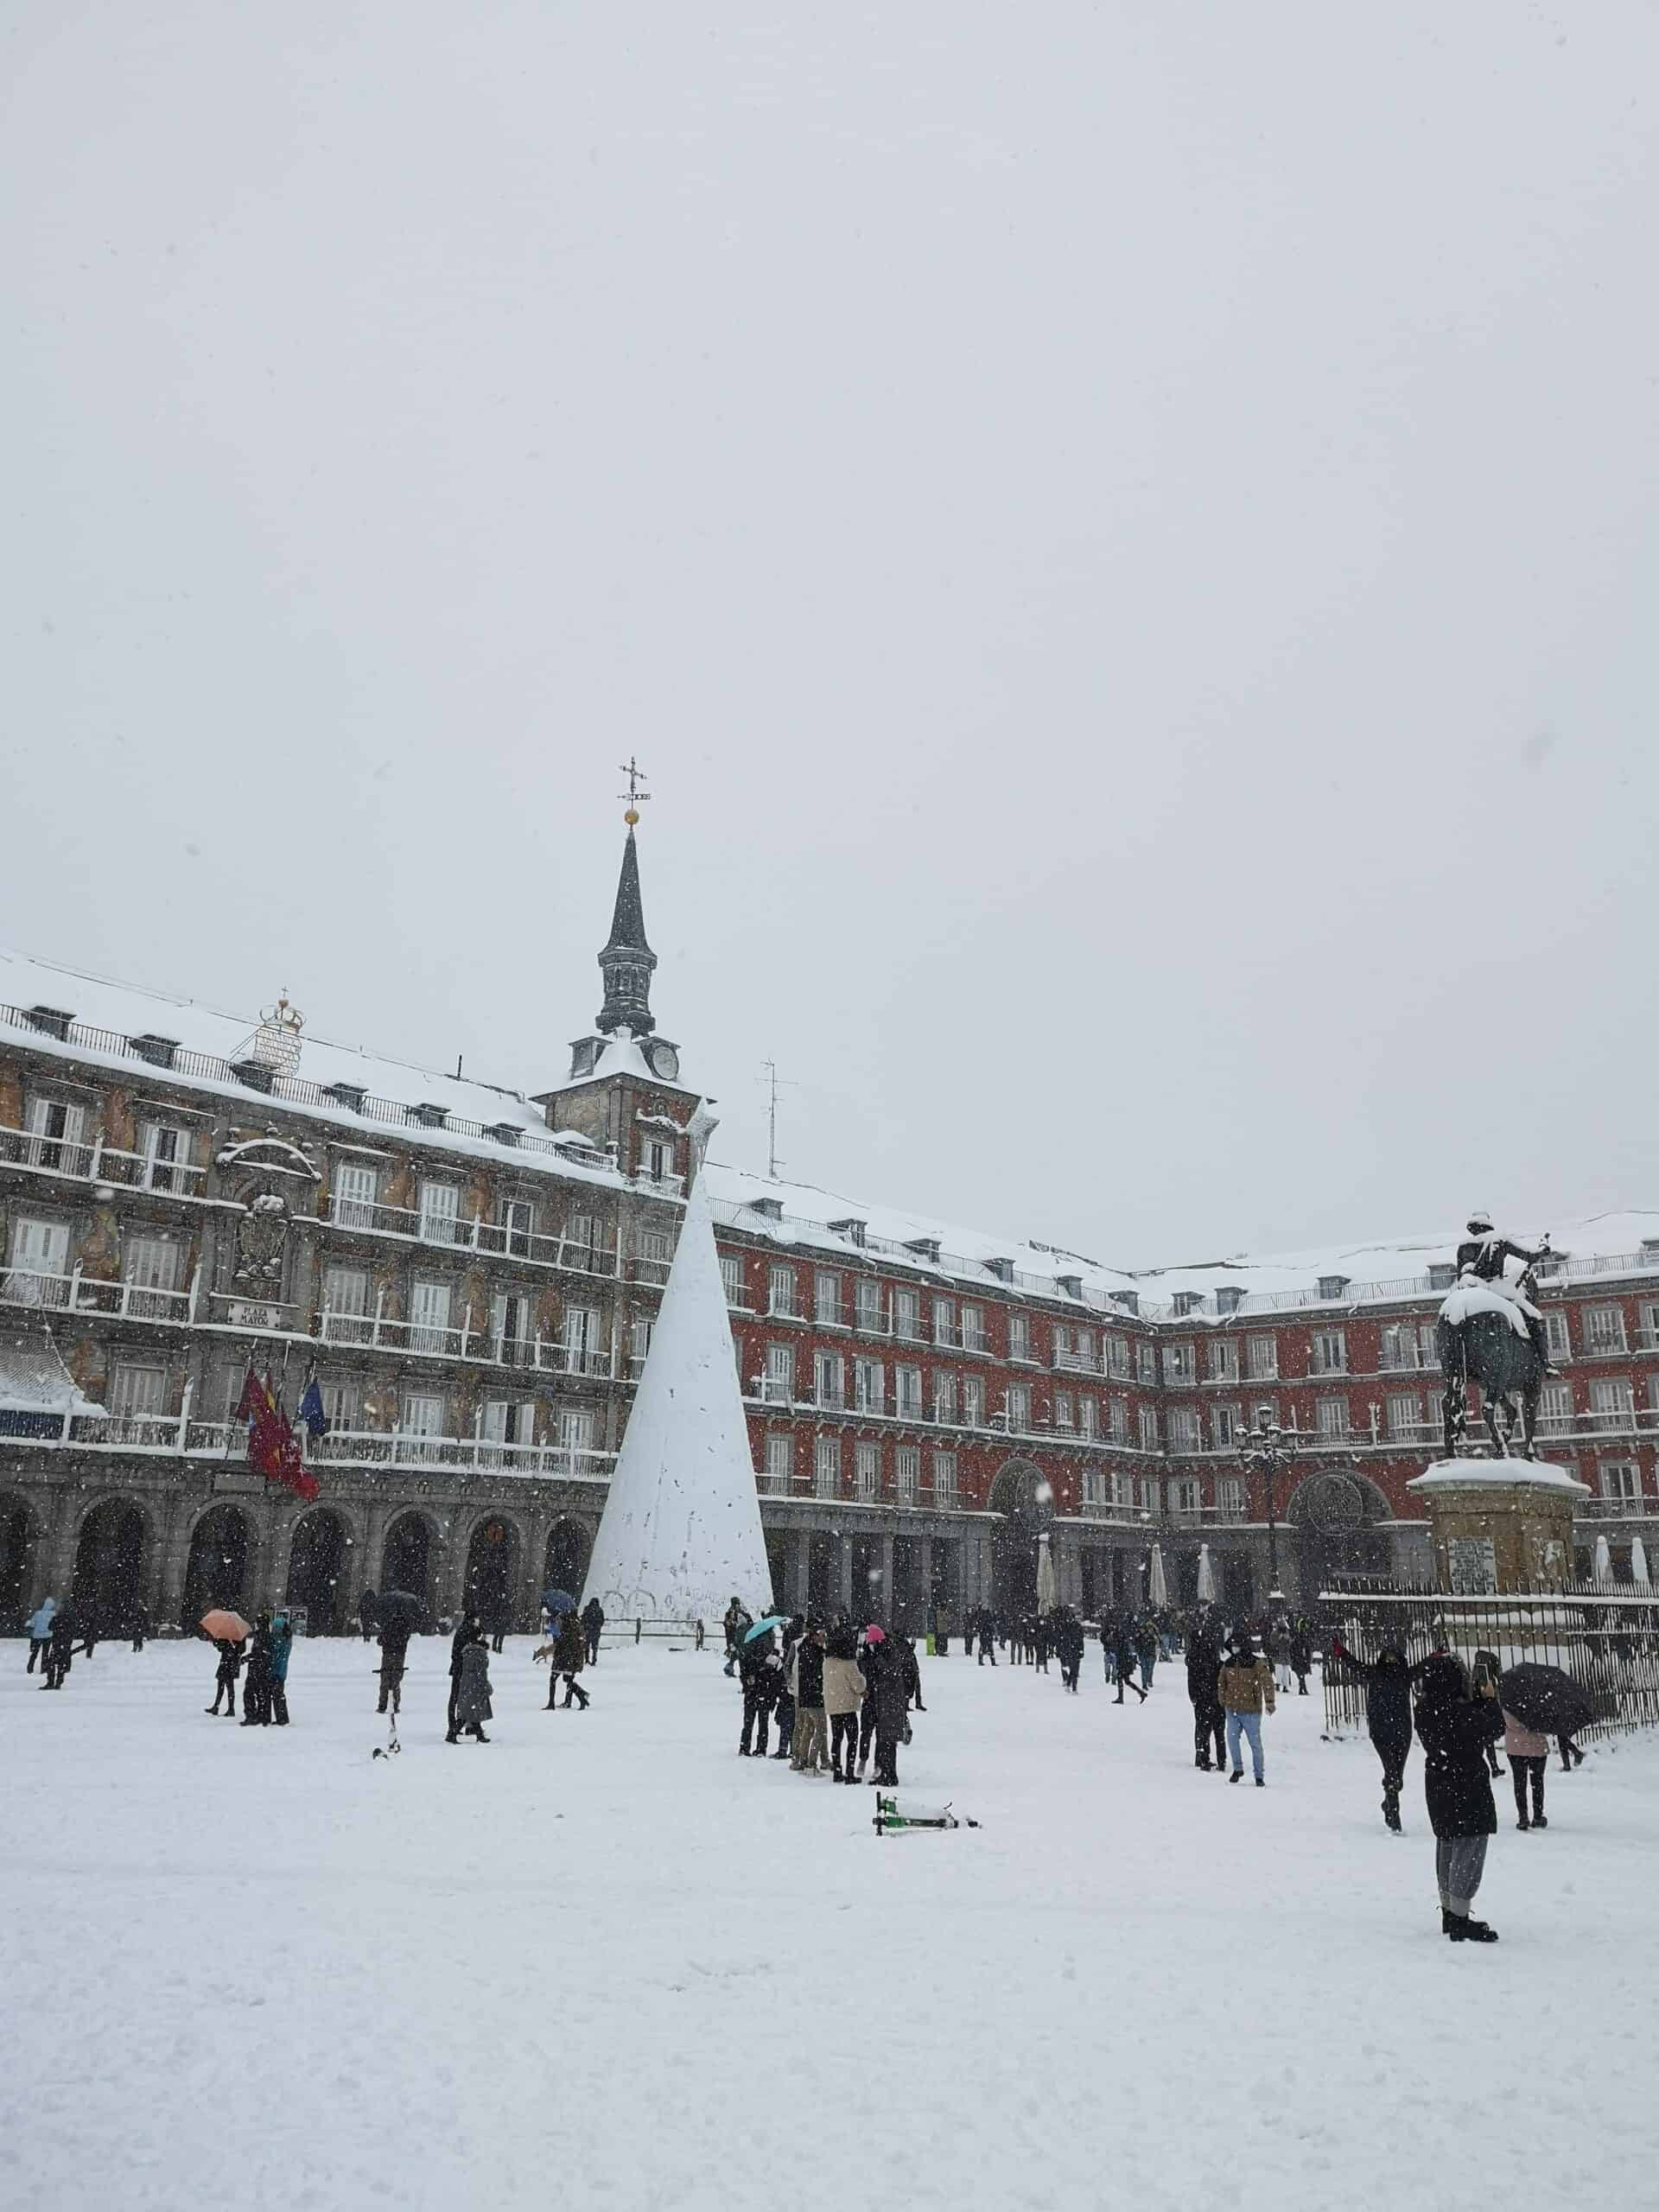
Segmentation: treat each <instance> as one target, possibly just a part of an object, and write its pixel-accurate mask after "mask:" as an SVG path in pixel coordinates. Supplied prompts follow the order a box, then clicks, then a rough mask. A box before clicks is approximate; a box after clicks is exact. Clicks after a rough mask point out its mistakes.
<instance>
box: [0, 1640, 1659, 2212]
mask: <svg viewBox="0 0 1659 2212" xmlns="http://www.w3.org/2000/svg"><path fill="white" fill-rule="evenodd" d="M24 1649H25V1647H24V1646H23V1645H22V1644H21V1643H7V1644H5V1645H4V1646H3V1647H0V1651H3V1656H4V1659H5V1661H6V1665H5V1669H4V1672H3V1675H0V1743H3V1746H4V1761H5V1789H4V1791H3V1796H0V1851H3V1857H0V1865H3V1867H4V1869H5V1894H6V1899H7V1910H6V1912H5V1914H4V1917H3V1923H0V1924H3V1938H0V1942H3V1954H0V1956H3V1987H4V1991H5V1999H4V2005H5V2030H6V2035H5V2042H6V2048H7V2060H6V2063H5V2065H4V2067H3V2069H0V2203H3V2204H5V2205H8V2206H11V2205H18V2206H21V2205H23V2204H40V2203H48V2202H50V2203H54V2204H61V2205H64V2206H77V2205H93V2204H97V2205H105V2204H108V2205H116V2204H118V2205H120V2206H122V2207H123V2208H124V2212H148V2208H151V2207H156V2208H160V2207H168V2208H169V2209H170V2208H174V2207H176V2206H178V2205H181V2204H184V2203H187V2202H214V2203H217V2204H221V2205H226V2206H233V2207H237V2208H244V2207H245V2208H250V2212H251V2208H256V2207H259V2208H263V2207H272V2208H275V2207H279V2206H280V2207H283V2208H296V2207H322V2208H334V2207H355V2206H363V2205H372V2204H377V2203H382V2202H385V2203H391V2204H396V2205H398V2206H402V2207H409V2208H426V2207H433V2208H436V2207H446V2208H455V2207H461V2206H474V2205H477V2206H486V2205H493V2204H532V2203H536V2204H539V2203H547V2202H569V2201H571V2200H572V2199H579V2200H582V2201H587V2200H594V2201H597V2202H602V2203H604V2204H605V2205H607V2207H615V2208H629V2209H630V2212H631V2208H634V2207H639V2208H646V2207H650V2208H652V2212H678V2209H679V2208H688V2209H689V2208H697V2212H702V2208H705V2207H707V2208H711V2209H712V2208H716V2207H718V2208H720V2212H738V2208H747V2207H750V2206H753V2207H757V2208H758V2207H761V2206H766V2207H768V2208H770V2207H776V2206H779V2205H790V2204H801V2205H805V2206H820V2205H830V2204H836V2203H841V2202H871V2201H874V2200H876V2199H880V2201H881V2202H884V2203H887V2204H893V2205H902V2206H907V2207H916V2208H923V2207H933V2206H939V2207H944V2206H957V2205H962V2204H967V2203H976V2204H986V2205H995V2206H998V2207H1009V2208H1012V2207H1020V2206H1032V2207H1053V2206H1057V2205H1058V2206H1079V2207H1081V2206H1084V2205H1093V2204H1100V2203H1103V2204H1112V2205H1117V2204H1122V2205H1125V2206H1131V2205H1132V2206H1136V2207H1146V2206H1148V2205H1153V2204H1190V2205H1208V2204H1215V2203H1221V2204H1226V2205H1230V2206H1234V2207H1238V2206H1244V2207H1255V2206H1257V2205H1261V2206H1264V2207H1265V2206H1271V2207H1273V2208H1274V2212H1296V2208H1301V2207H1308V2208H1313V2207H1315V2206H1318V2207H1321V2208H1325V2207H1328V2206H1330V2205H1331V2204H1332V2203H1340V2202H1349V2201H1357V2202H1363V2203H1364V2204H1367V2205H1370V2206H1378V2207H1389V2206H1394V2205H1406V2204H1410V2205H1412V2206H1413V2207H1416V2208H1430V2207H1440V2206H1445V2207H1446V2208H1448V2212H1449V2208H1452V2207H1458V2208H1462V2207H1466V2206H1468V2205H1471V2204H1476V2203H1502V2204H1505V2205H1509V2206H1520V2207H1526V2208H1529V2212H1539V2208H1543V2207H1548V2206H1554V2205H1562V2206H1565V2205H1567V2204H1569V2203H1580V2202H1583V2201H1584V2199H1585V2196H1586V2193H1591V2194H1593V2196H1594V2198H1595V2200H1596V2201H1597V2202H1599V2203H1600V2204H1602V2205H1605V2206H1610V2207H1615V2208H1618V2207H1625V2206H1630V2207H1634V2206H1636V2205H1638V2204H1641V2203H1643V2202H1651V2186H1652V2158H1653V2154H1654V2140H1653V2132H1652V2120H1651V2114H1652V2109H1653V2104H1652V2089H1651V2082H1652V2069H1653V2063H1654V2062H1653V2031H1654V2023H1655V2012H1654V2004H1653V1995H1652V1986H1651V1971H1650V1953H1651V1946H1652V1937H1653V1932H1654V1927H1655V1922H1656V1918H1659V1907H1656V1902H1655V1889H1654V1882H1653V1866H1654V1855H1653V1834H1654V1827H1655V1821H1656V1815H1659V1756H1656V1749H1655V1746H1654V1745H1653V1744H1652V1743H1651V1742H1649V1741H1645V1740H1637V1741H1630V1740H1628V1739H1627V1740H1625V1741H1624V1742H1622V1743H1620V1744H1619V1745H1618V1748H1617V1749H1613V1748H1609V1747H1607V1746H1605V1745H1604V1746H1603V1747H1601V1748H1599V1750H1597V1751H1594V1752H1593V1754H1592V1757H1591V1758H1590V1760H1589V1762H1588V1764H1586V1766H1585V1768H1584V1769H1583V1770H1582V1771H1581V1772H1579V1773H1577V1774H1574V1775H1573V1776H1572V1777H1566V1776H1563V1775H1561V1774H1560V1770H1559V1764H1554V1765H1553V1766H1552V1770H1551V1773H1550V1777H1549V1791H1550V1799H1549V1807H1548V1809H1549V1813H1550V1827H1549V1828H1548V1833H1547V1834H1543V1835H1536V1834H1533V1835H1526V1836H1522V1835H1517V1834H1516V1833H1515V1830H1514V1826H1513V1813H1512V1810H1511V1808H1510V1800H1509V1788H1508V1784H1507V1783H1500V1784H1499V1785H1498V1807H1499V1817H1500V1827H1499V1833H1498V1835H1497V1839H1496V1840H1495V1842H1494V1846H1493V1849H1492V1853H1491V1859H1490V1861H1489V1865H1488V1872H1487V1878H1486V1884H1485V1886H1484V1889H1483V1890H1482V1891H1481V1897H1480V1909H1481V1910H1483V1911H1484V1913H1485V1914H1486V1916H1488V1917H1489V1918H1490V1919H1491V1922H1492V1923H1493V1924H1494V1925H1495V1926H1496V1927H1497V1929H1499V1930H1500V1931H1501V1934H1502V1938H1503V1940H1502V1942H1500V1943H1499V1944H1498V1945H1497V1946H1496V1947H1495V1948H1490V1949H1480V1948H1472V1947H1465V1948H1453V1947H1452V1946H1450V1945H1448V1944H1447V1943H1446V1942H1445V1941H1444V1940H1443V1938H1442V1937H1441V1936H1440V1927H1439V1915H1438V1908H1437V1904H1436V1898H1435V1893H1434V1882H1433V1839H1432V1837H1431V1836H1430V1835H1429V1834H1428V1831H1427V1822H1426V1821H1425V1819H1424V1817H1423V1813H1422V1800H1421V1750H1420V1749H1419V1750H1414V1754H1413V1758H1412V1764H1411V1767H1410V1770H1409V1773H1408V1789H1407V1799H1406V1803H1407V1820H1406V1827H1407V1833H1406V1835H1405V1836H1404V1838H1403V1839H1400V1838H1395V1837H1393V1836H1390V1835H1389V1834H1388V1833H1387V1831H1386V1830H1385V1829H1384V1827H1383V1822H1382V1820H1381V1818H1380V1816H1379V1813H1378V1787H1377V1768H1376V1759H1375V1757H1374V1755H1373V1753H1372V1751H1371V1750H1370V1745H1368V1744H1366V1743H1365V1742H1364V1741H1363V1740H1360V1741H1357V1742H1347V1743H1341V1744H1330V1743H1325V1742H1324V1741H1322V1740H1321V1737H1320V1727H1321V1719H1322V1713H1323V1707H1322V1703H1321V1701H1320V1700H1319V1698H1318V1697H1317V1696H1314V1697H1310V1698H1309V1699H1307V1700H1298V1699H1297V1698H1295V1697H1294V1695H1293V1696H1291V1697H1289V1698H1288V1699H1283V1698H1281V1700H1280V1706H1279V1712H1278V1713H1277V1715H1276V1717H1275V1718H1274V1719H1272V1720H1270V1721H1269V1722H1268V1726H1267V1745H1268V1788H1267V1789H1265V1790H1260V1791H1258V1790H1255V1789H1252V1788H1251V1787H1250V1786H1249V1783H1248V1781H1247V1782H1246V1783H1245V1784H1244V1786H1243V1787H1242V1788H1233V1787H1230V1786H1229V1785H1228V1784H1226V1783H1221V1782H1218V1781H1217V1778H1216V1777H1214V1776H1213V1775H1210V1774H1204V1773H1200V1772H1198V1771H1197V1770H1195V1769H1194V1767H1193V1764H1192V1745H1191V1725H1190V1708H1189V1707H1188V1705H1187V1702H1186V1698H1185V1686H1184V1680H1183V1675H1182V1671H1181V1669H1180V1667H1179V1664H1176V1665H1174V1666H1171V1667H1166V1668H1164V1669H1160V1672H1159V1675H1158V1678H1157V1683H1156V1687H1155V1688H1154V1694H1153V1696H1152V1698H1151V1700H1149V1702H1148V1703H1147V1706H1146V1707H1144V1708H1141V1707H1137V1706H1135V1704H1134V1703H1133V1701H1131V1702H1129V1703H1128V1704H1126V1705H1124V1706H1123V1707H1117V1706H1116V1705H1115V1704H1114V1703H1112V1702H1110V1694H1109V1691H1108V1690H1107V1689H1106V1688H1104V1687H1103V1682H1102V1679H1101V1665H1100V1658H1099V1654H1098V1651H1097V1649H1095V1648H1093V1647H1091V1648H1090V1654H1089V1657H1088V1661H1087V1662H1086V1665H1085V1670H1084V1680H1083V1688H1082V1693H1081V1694H1080V1695H1079V1696H1077V1697H1076V1698H1071V1697H1068V1696H1066V1695H1065V1694H1064V1693H1063V1691H1062V1689H1061V1687H1060V1681H1059V1676H1058V1669H1056V1670H1055V1671H1053V1672H1052V1673H1051V1674H1048V1675H1039V1674H1036V1673H1034V1672H1033V1671H1031V1670H1030V1669H1010V1668H1009V1667H1007V1665H1006V1664H1003V1665H1001V1666H999V1667H998V1668H997V1669H995V1672H993V1671H992V1670H991V1669H988V1668H983V1669H982V1668H980V1667H979V1666H977V1665H975V1664H973V1663H970V1662H967V1661H964V1659H963V1657H962V1656H959V1655H953V1656H950V1658H948V1659H944V1660H936V1661H932V1662H927V1661H925V1662H924V1694H925V1697H926V1699H927V1705H928V1710H927V1711H926V1712H925V1713H921V1714H918V1716H916V1720H915V1742H914V1744H913V1745H911V1746H910V1747H908V1748H907V1749H906V1751H904V1752H903V1753H902V1754H901V1759H900V1768H899V1771H900V1774H901V1776H902V1777H903V1790H904V1794H906V1795H909V1796H915V1797H916V1798H918V1799H926V1798H932V1799H936V1800H939V1799H950V1800H951V1801H953V1802H954V1804H955V1805H956V1807H957V1809H958V1810H959V1811H960V1812H963V1813H965V1814H969V1815H973V1816H975V1817H976V1818H977V1819H978V1820H980V1821H982V1823H983V1825H982V1827H979V1828H977V1829H972V1830H970V1829H966V1828H964V1829H963V1830H961V1831H959V1832H957V1833H954V1834H922V1835H913V1836H909V1837H899V1838H886V1839H880V1840H878V1839H877V1837H876V1836H875V1835H874V1833H873V1831H872V1828H871V1825H870V1816H871V1813H872V1810H873V1793H872V1792H871V1791H869V1790H868V1789H866V1790H859V1791H853V1790H849V1789H841V1788H837V1787H836V1786H834V1785H832V1784H831V1783H829V1781H828V1780H827V1779H807V1778H804V1777H797V1776H794V1775H792V1774H791V1773H790V1772H789V1771H788V1770H787V1768H786V1767H785V1766H782V1765H779V1764H776V1763H773V1762H768V1763H767V1764H764V1765H763V1764H760V1763H759V1762H758V1761H744V1760H740V1759H739V1758H737V1757H736V1756H735V1750H736V1743H737V1733H738V1723H739V1707H740V1700H739V1697H738V1694H737V1690H736V1687H735V1685H734V1683H733V1682H731V1681H727V1680H726V1679H724V1677H723V1676H722V1675H721V1659H720V1656H719V1654H718V1652H717V1650H716V1649H715V1648H714V1646H713V1645H712V1643H711V1646H710V1648H709V1649H708V1650H707V1651H705V1652H703V1653H702V1654H697V1653H695V1652H693V1651H691V1650H690V1649H670V1648H666V1647H664V1646H662V1645H656V1646H653V1645H651V1644H646V1645H645V1646H644V1647H641V1648H639V1649H636V1648H634V1647H632V1645H627V1644H623V1645H620V1646H618V1645H615V1644H613V1643H607V1646H606V1648H605V1650H604V1652H603V1654H602V1656H601V1662H600V1664H599V1665H598V1667H597V1668H595V1669H593V1670H591V1671H590V1672H589V1673H588V1675H586V1676H585V1677H584V1681H585V1682H586V1684H587V1686H588V1688H589V1689H590V1691H591V1693H592V1696H593V1706H592V1709H591V1711H589V1712H588V1713H581V1712H570V1713H566V1712H565V1711H563V1709H562V1710H560V1711H559V1712H557V1713H547V1712H546V1711H544V1710H543V1700H544V1698H545V1694H546V1680H547V1677H546V1674H545V1672H544V1670H543V1669H541V1668H539V1667H537V1666H534V1665H533V1664H532V1663H531V1657H530V1652H531V1645H530V1643H528V1642H527V1641H525V1640H523V1639H518V1640H515V1641H513V1642H510V1643H509V1644H508V1647H507V1649H506V1650H505V1653H503V1654H502V1655H501V1656H499V1657H497V1658H496V1659H494V1660H493V1662H492V1667H493V1680H494V1684H495V1715H496V1717H495V1720H494V1722H493V1724H492V1730H491V1733H492V1741H491V1742H490V1743H489V1744H488V1745H474V1744H470V1743H463V1744H461V1745H458V1746H455V1747H453V1748H452V1747H450V1746H448V1745H446V1744H445V1743H444V1741H443V1707H444V1700H445V1694H446V1690H447V1662H448V1645H447V1643H446V1642H445V1641H443V1640H441V1639H439V1638H437V1637H428V1638H423V1639H421V1640H418V1641H417V1642H416V1644H415V1645H414V1646H413V1647H412V1648H411V1653H410V1670H409V1678H408V1681H407V1683H406V1686H405V1699H404V1719H403V1729H402V1733H403V1750H402V1753H401V1756H400V1757H399V1758H397V1759H395V1760H386V1759H375V1758H372V1751H373V1749H374V1747H375V1746H376V1745H380V1744H383V1743H384V1742H385V1721H384V1720H380V1719H378V1718H377V1717H376V1713H375V1710H374V1705H375V1681H374V1675H373V1669H374V1666H375V1663H376V1661H377V1658H378V1654H377V1653H375V1652H374V1651H373V1650H372V1649H368V1648H365V1646H363V1645H361V1644H359V1643H348V1642H345V1641H334V1642H327V1643H315V1644H305V1643H302V1644H299V1645H297V1646H296V1651H295V1656H294V1662H293V1666H292V1669H291V1672H290V1677H289V1699H290V1704H291V1707H292V1710H293V1715H294V1721H293V1725H292V1726H290V1727H289V1728H288V1729H286V1730H281V1729H274V1728H269V1729H258V1730H244V1729H243V1728H241V1727H240V1726H230V1725H228V1724H227V1723H226V1721H225V1720H224V1719H208V1718H207V1716H206V1714H205V1713H204V1710H203V1708H204V1707H205V1706H206V1705H207V1701H208V1700H209V1699H210V1698H211V1696H212V1694H213V1655H212V1652H211V1651H210V1650H209V1649H208V1648H207V1646H206V1645H204V1644H200V1643H196V1644H180V1643H171V1644H169V1643H160V1644H152V1645H151V1646H150V1647H149V1649H146V1650H145V1651H144V1652H143V1653H142V1654H134V1653H131V1652H130V1651H129V1650H128V1649H126V1648H125V1647H124V1646H120V1645H111V1644H105V1645H103V1646H101V1647H100V1648H99V1650H98V1652H97V1654H96V1655H95V1656H94V1657H93V1658H92V1660H91V1661H90V1662H88V1661H86V1660H85V1659H79V1660H77V1662H75V1666H74V1669H73V1673H72V1675H70V1678H69V1681H68V1683H67V1686H66V1688H65V1689H64V1690H63V1692H62V1693H61V1694H55V1695H43V1694H41V1692H40V1690H39V1688H38V1686H37V1684H38V1678H37V1677H30V1676H28V1675H25V1674H24V1672H23V1656H24Z"/></svg>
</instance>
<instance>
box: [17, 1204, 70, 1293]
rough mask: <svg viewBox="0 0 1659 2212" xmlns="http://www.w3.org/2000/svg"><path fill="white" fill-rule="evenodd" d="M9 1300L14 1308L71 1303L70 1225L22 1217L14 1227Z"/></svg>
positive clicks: (33, 1216) (32, 1216) (21, 1215)
mask: <svg viewBox="0 0 1659 2212" xmlns="http://www.w3.org/2000/svg"><path fill="white" fill-rule="evenodd" d="M6 1296H7V1297H8V1299H10V1301H11V1303H12V1304H13V1305H14V1306H67V1304H68V1302H69V1224H68V1223H67V1222H64V1221H48V1220H47V1219H45V1218H44V1217H41V1216H40V1215H36V1214H19V1215H18V1216H17V1217H16V1220H15V1221H14V1222H13V1223H12V1224H11V1260H10V1268H9V1271H8V1273H7V1275H6Z"/></svg>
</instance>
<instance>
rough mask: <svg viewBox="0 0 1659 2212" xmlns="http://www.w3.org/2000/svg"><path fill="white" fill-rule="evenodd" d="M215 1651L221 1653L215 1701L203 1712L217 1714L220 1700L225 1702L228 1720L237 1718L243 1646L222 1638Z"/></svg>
mask: <svg viewBox="0 0 1659 2212" xmlns="http://www.w3.org/2000/svg"><path fill="white" fill-rule="evenodd" d="M213 1648H214V1649H215V1650H216V1651H217V1652H218V1653H219V1671H218V1673H217V1674H216V1675H214V1676H213V1703H212V1704H211V1705H209V1706H206V1707H203V1711H204V1712H207V1713H215V1714H216V1713H218V1711H219V1700H220V1698H223V1699H224V1700H225V1713H226V1719H230V1720H234V1719H235V1718H236V1683H237V1677H238V1675H240V1674H241V1672H242V1646H241V1644H240V1643H236V1642H233V1641H232V1638H231V1637H228V1636H221V1637H219V1640H218V1642H217V1643H216V1644H215V1645H214V1647H213Z"/></svg>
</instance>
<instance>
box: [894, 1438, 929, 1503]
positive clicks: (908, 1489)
mask: <svg viewBox="0 0 1659 2212" xmlns="http://www.w3.org/2000/svg"><path fill="white" fill-rule="evenodd" d="M921 1486H922V1452H921V1446H919V1445H918V1444H901V1445H900V1446H899V1448H898V1450H897V1451H896V1452H894V1453H893V1495H894V1497H897V1499H898V1500H899V1504H900V1505H914V1504H915V1503H916V1497H917V1493H918V1491H920V1489H921Z"/></svg>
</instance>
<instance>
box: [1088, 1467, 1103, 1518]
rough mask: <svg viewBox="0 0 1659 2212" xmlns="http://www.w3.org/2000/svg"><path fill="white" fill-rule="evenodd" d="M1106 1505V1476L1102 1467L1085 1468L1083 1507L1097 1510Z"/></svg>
mask: <svg viewBox="0 0 1659 2212" xmlns="http://www.w3.org/2000/svg"><path fill="white" fill-rule="evenodd" d="M1105 1503H1106V1475H1105V1470H1104V1469H1103V1468H1101V1467H1085V1468H1084V1471H1083V1507H1084V1512H1085V1513H1086V1512H1088V1511H1089V1510H1090V1507H1094V1508H1096V1510H1097V1509H1098V1508H1099V1507H1101V1506H1103V1505H1104V1504H1105Z"/></svg>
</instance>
